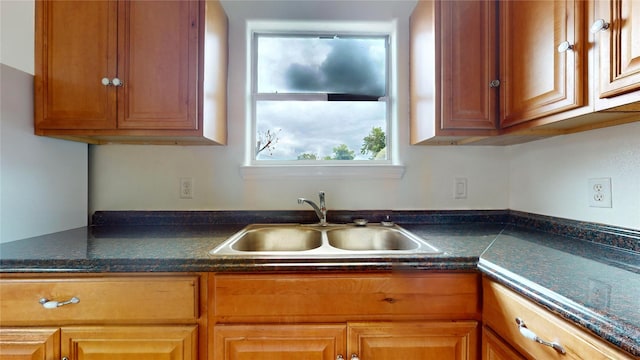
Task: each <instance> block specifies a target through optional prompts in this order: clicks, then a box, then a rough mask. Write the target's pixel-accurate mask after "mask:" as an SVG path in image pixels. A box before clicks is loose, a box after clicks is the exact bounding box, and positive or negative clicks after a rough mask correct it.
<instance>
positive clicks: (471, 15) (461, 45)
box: [440, 0, 498, 130]
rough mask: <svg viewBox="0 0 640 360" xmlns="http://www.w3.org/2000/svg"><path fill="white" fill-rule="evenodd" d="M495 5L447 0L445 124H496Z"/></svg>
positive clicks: (443, 12) (443, 17)
mask: <svg viewBox="0 0 640 360" xmlns="http://www.w3.org/2000/svg"><path fill="white" fill-rule="evenodd" d="M496 5H497V2H495V1H492V0H473V1H443V2H441V3H440V6H441V8H440V25H441V31H442V40H441V41H442V42H441V47H440V49H441V69H442V75H441V76H442V86H441V91H442V120H441V128H442V129H446V130H454V129H473V130H481V129H489V130H493V129H496V125H497V124H496V122H497V114H496V108H497V102H496V98H497V89H495V88H491V87H490V83H491V81H492V80H495V79H497V78H498V64H497V59H496V51H497V48H496V39H495V34H496V16H495V14H496Z"/></svg>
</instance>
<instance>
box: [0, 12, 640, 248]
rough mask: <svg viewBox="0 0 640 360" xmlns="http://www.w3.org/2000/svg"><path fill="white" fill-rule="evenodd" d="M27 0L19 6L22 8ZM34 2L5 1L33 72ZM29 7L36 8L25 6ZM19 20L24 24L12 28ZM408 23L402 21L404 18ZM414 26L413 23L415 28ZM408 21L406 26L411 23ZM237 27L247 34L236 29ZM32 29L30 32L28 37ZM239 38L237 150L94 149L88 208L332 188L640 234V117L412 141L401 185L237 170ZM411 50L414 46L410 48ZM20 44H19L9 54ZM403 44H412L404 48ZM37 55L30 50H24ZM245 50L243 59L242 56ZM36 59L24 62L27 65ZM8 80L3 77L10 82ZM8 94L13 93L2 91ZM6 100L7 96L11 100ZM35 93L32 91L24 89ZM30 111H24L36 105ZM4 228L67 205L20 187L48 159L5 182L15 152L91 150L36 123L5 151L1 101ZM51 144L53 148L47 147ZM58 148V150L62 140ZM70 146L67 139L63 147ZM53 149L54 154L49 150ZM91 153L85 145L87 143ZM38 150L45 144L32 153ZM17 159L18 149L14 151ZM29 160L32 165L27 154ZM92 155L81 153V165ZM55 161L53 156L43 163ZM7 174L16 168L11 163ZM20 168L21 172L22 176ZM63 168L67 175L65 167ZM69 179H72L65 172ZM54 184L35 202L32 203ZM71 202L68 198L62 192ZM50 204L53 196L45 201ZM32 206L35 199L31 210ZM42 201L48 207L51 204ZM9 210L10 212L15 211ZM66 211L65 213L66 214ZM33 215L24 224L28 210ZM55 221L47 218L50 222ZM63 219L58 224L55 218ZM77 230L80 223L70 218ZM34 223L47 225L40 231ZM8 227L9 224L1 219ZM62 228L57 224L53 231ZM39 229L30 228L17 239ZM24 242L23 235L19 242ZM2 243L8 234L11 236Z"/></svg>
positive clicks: (235, 84) (79, 175) (354, 203)
mask: <svg viewBox="0 0 640 360" xmlns="http://www.w3.org/2000/svg"><path fill="white" fill-rule="evenodd" d="M16 3H20V4H21V5H17V4H16ZM32 4H33V2H32V1H17V2H11V1H6V0H2V1H0V9H1V11H2V19H1V20H2V22H1V24H2V38H1V39H2V54H0V55H2V57H1V59H3V62H4V61H5V59H9V58H14V54H11V56H10V57H8V56H7V54H6V51H7V49H6V47H7V46H8V45H6V44H8V43H7V42H5V36H6V34H7V30H6V28H7V27H9V28H10V29H11V31H12V34H20V35H16V36H21V37H24V39H23V40H20V41H19V42H18V43H19V44H21V45H20V46H18V47H19V48H20V49H21V50H17V51H18V52H20V53H22V55H20V56H17V58H18V59H19V60H18V61H14V60H7V61H11V64H12V66H14V67H17V68H20V66H22V67H24V68H28V69H26V70H25V69H22V70H23V71H28V72H32V71H33V69H32V67H33V65H28V64H29V62H30V61H32V60H31V59H32V56H33V54H32V53H30V52H31V51H33V50H32V48H33V45H32V43H33V35H29V34H32V24H33V20H32V19H31V17H30V16H31V15H30V16H27V17H25V16H24V15H19V13H20V11H18V12H16V11H12V12H11V13H8V12H7V11H6V9H8V8H11V7H13V6H18V7H19V8H20V10H25V8H24V7H21V6H27V7H29V6H32ZM26 12H28V11H26ZM7 24H14V25H7ZM401 25H402V24H401ZM405 25H406V24H405ZM402 26H404V25H402ZM235 32H237V29H235ZM25 34H26V35H25ZM238 36H239V35H238V34H236V33H234V29H233V28H232V41H231V43H232V49H231V61H230V63H231V65H232V67H231V69H230V71H231V72H230V81H229V84H230V89H229V92H230V95H231V96H230V99H232V100H231V101H230V103H229V108H230V117H229V127H230V129H229V135H230V138H229V143H230V144H229V145H228V146H225V147H178V146H166V147H163V146H119V145H108V146H92V147H91V151H90V163H91V166H90V173H91V176H90V177H91V180H90V196H89V198H90V200H91V206H90V209H89V210H90V212H92V211H94V210H136V209H137V210H155V209H162V210H174V209H185V210H200V209H213V210H226V209H240V210H243V209H247V210H250V209H299V207H298V205H297V203H296V201H295V199H296V198H297V197H299V196H305V197H310V198H314V197H315V193H316V191H318V190H326V191H327V192H328V195H327V196H328V197H327V201H328V204H329V207H330V209H503V208H511V209H514V210H521V211H529V212H534V213H540V214H545V215H552V216H560V217H565V218H570V219H577V220H585V221H593V222H599V223H605V224H611V225H617V226H623V227H629V228H635V229H640V198H639V197H640V183H639V182H640V164H639V163H638V161H639V159H640V150H639V149H638V146H639V145H638V144H639V143H640V141H639V140H638V139H640V123H638V124H629V125H623V126H618V127H614V128H608V129H602V130H594V131H590V132H585V133H580V134H574V135H568V136H563V137H557V138H551V139H547V140H542V141H537V142H533V143H528V144H522V145H517V146H512V147H506V148H502V147H496V148H492V147H419V146H408V145H402V146H401V148H400V151H401V154H402V163H403V164H404V165H405V166H406V173H405V175H404V177H403V178H402V179H400V180H365V181H362V180H351V181H349V180H346V179H343V180H340V179H338V180H336V179H332V180H324V179H313V178H310V179H307V180H304V181H301V180H289V181H283V180H259V181H258V180H251V181H250V180H243V179H242V178H241V176H240V175H239V167H240V165H241V164H242V161H243V153H242V152H243V151H244V145H243V139H244V136H243V131H244V125H243V123H244V112H243V104H242V102H241V100H233V99H240V98H242V97H243V88H242V84H243V83H244V77H243V75H242V74H243V73H244V68H243V67H242V66H241V65H242V63H243V61H242V60H237V59H238V56H240V58H241V57H242V52H243V51H244V49H242V48H243V46H244V45H243V43H242V42H240V43H238V38H237V37H238ZM403 46H405V47H406V46H407V45H406V43H405V44H404V45H403ZM13 48H14V47H13V46H12V47H11V49H13ZM403 51H406V49H405V50H403ZM25 53H28V54H25ZM238 53H240V55H238ZM401 61H402V62H403V63H404V66H403V67H402V70H403V71H401V73H400V77H401V79H400V80H401V82H400V84H399V85H400V88H404V89H406V88H407V80H406V79H407V77H408V74H407V67H408V58H404V59H401ZM25 64H26V65H25ZM3 83H4V80H3ZM5 93H6V92H4V91H3V94H5ZM3 96H4V95H3ZM25 96H26V95H25ZM401 97H402V98H401V99H400V101H401V104H400V107H401V108H405V109H407V108H408V106H407V101H408V100H407V98H406V92H405V93H404V94H401ZM27 107H28V106H25V108H24V110H22V112H23V113H24V112H26V108H27ZM2 109H3V118H2V166H1V170H2V174H1V176H0V181H1V182H2V185H1V186H2V188H1V191H0V197H1V198H2V204H3V206H2V214H1V215H0V218H1V219H2V224H5V223H13V222H15V223H17V224H20V226H19V227H20V228H21V229H27V228H30V227H31V225H30V224H25V223H24V222H25V221H26V220H29V219H31V218H33V216H32V215H31V214H26V211H24V210H25V209H32V210H34V209H35V210H37V209H38V208H44V209H46V211H45V212H44V213H47V214H49V215H47V216H52V215H51V214H53V213H54V211H53V210H52V209H51V205H52V204H56V203H62V202H56V201H50V199H52V198H54V197H56V196H57V195H55V194H56V192H57V191H59V188H60V186H57V187H54V188H55V189H50V188H47V186H50V184H48V182H49V181H47V182H42V183H40V184H39V185H36V186H29V187H22V186H21V180H20V179H32V178H34V177H39V178H43V179H52V177H55V176H54V175H53V174H50V173H49V172H48V171H50V170H51V169H48V168H46V167H42V166H43V165H42V164H40V165H34V166H29V167H28V168H29V169H31V170H34V169H39V170H42V171H39V172H38V173H34V174H33V175H31V174H30V175H29V176H22V177H20V176H16V180H11V186H7V185H6V183H7V180H5V179H9V175H8V174H9V172H8V171H15V170H16V169H17V168H16V167H13V166H12V167H9V166H7V165H6V164H8V162H5V158H11V159H12V160H15V161H18V160H23V158H24V157H25V156H26V155H27V154H32V155H35V157H36V158H40V159H50V160H51V159H52V158H56V159H57V160H56V161H59V160H60V158H62V156H58V155H54V154H50V152H49V150H51V149H53V148H58V147H64V146H71V147H75V148H80V150H75V149H74V150H73V151H70V152H69V153H68V154H66V155H65V156H67V155H69V156H72V157H73V156H79V157H82V155H81V154H82V148H83V147H84V145H82V144H75V143H71V142H64V141H57V140H52V139H43V138H39V137H34V136H31V135H28V134H27V133H30V131H31V130H26V129H24V128H23V129H22V130H20V131H19V132H21V133H22V134H24V138H23V139H21V140H20V141H19V144H17V145H16V149H17V150H18V151H17V152H14V153H13V154H14V155H11V156H10V155H5V154H6V153H8V152H9V151H10V150H7V147H6V146H5V139H7V138H10V137H12V136H13V135H11V134H6V130H5V121H6V118H5V116H4V111H5V106H4V103H3V105H2ZM29 116H31V115H30V113H29V114H28V115H26V114H25V118H24V119H20V120H17V119H18V118H19V117H20V116H12V117H11V119H12V120H11V124H12V126H13V125H16V124H17V126H24V127H26V126H28V125H27V124H31V121H32V120H31V119H30V118H27V117H29ZM399 120H400V122H401V138H400V140H401V142H402V144H407V143H408V141H407V134H408V131H409V130H408V121H407V117H406V114H401V116H400V119H399ZM33 141H37V142H41V141H42V142H44V145H42V146H35V147H34V146H32V145H31V143H30V142H33ZM49 142H51V143H49ZM54 144H56V145H54ZM63 144H64V145H63ZM42 148H44V149H45V150H46V151H45V150H41V149H42ZM85 148H86V147H85ZM34 149H37V150H34ZM16 153H17V154H19V155H15V154H16ZM25 161H26V160H25ZM82 161H83V160H82V159H77V163H81V162H82ZM44 162H45V163H46V160H44ZM7 169H9V170H7ZM16 173H17V171H16ZM71 173H72V174H71V176H68V177H67V178H66V180H67V181H73V186H71V187H67V189H68V188H75V189H78V190H77V191H76V194H77V193H81V191H80V190H79V189H81V188H82V186H83V185H85V184H86V179H84V178H83V176H84V173H83V171H81V170H77V171H76V170H72V171H71ZM58 175H59V174H58ZM183 176H189V177H192V178H193V180H194V187H195V189H194V190H195V192H194V199H192V200H184V199H179V198H178V179H179V177H183ZM454 177H467V178H468V179H469V198H468V199H467V200H454V199H453V197H452V191H453V189H452V187H453V178H454ZM591 177H611V178H612V185H613V208H612V209H599V208H589V207H588V204H587V197H586V196H587V195H586V192H587V179H588V178H591ZM63 178H64V177H63ZM39 186H44V188H43V189H42V193H39V194H38V195H37V197H34V198H31V199H29V198H25V197H24V195H21V194H22V193H23V192H24V193H25V194H30V193H31V192H32V191H34V190H39V189H38V187H39ZM10 192H11V193H13V192H15V193H16V195H14V196H13V198H14V199H16V200H15V203H14V204H12V206H5V205H4V204H5V203H6V201H5V200H4V199H5V196H6V194H9V193H10ZM62 195H63V196H60V197H66V196H69V195H70V194H69V193H67V192H64V191H63V192H62ZM41 199H44V201H42V200H41ZM73 202H74V203H75V202H77V203H78V204H77V206H76V205H68V206H63V208H66V209H67V210H71V209H73V208H76V209H78V212H79V213H82V214H75V213H74V214H70V215H69V216H66V215H65V217H66V218H74V219H76V218H79V217H80V215H82V217H83V220H84V216H86V211H85V209H84V208H83V204H81V203H82V201H80V200H77V201H76V200H74V201H73ZM29 203H32V204H34V205H30V204H29ZM43 204H44V206H43ZM7 209H9V210H7ZM14 209H17V210H21V211H16V213H19V214H20V215H19V216H13V215H12V219H11V220H10V221H9V220H5V219H8V218H7V217H6V216H8V215H6V214H7V213H8V212H13V210H14ZM63 212H64V211H63ZM21 216H22V217H23V218H22V219H20V217H21ZM47 216H45V217H47ZM53 222H56V223H57V222H58V220H54V221H53ZM69 225H70V224H69ZM34 228H37V227H36V226H34ZM2 231H3V232H4V231H5V230H4V226H3V230H2ZM52 231H53V230H52ZM16 236H29V235H24V234H23V235H12V238H13V237H16ZM16 238H17V237H16ZM3 240H4V236H3Z"/></svg>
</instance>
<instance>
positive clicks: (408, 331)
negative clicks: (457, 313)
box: [347, 321, 479, 360]
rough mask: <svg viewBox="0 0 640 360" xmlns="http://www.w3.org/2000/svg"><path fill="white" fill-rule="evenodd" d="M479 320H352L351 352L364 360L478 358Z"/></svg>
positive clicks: (349, 328) (348, 329)
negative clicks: (355, 321) (379, 321)
mask: <svg viewBox="0 0 640 360" xmlns="http://www.w3.org/2000/svg"><path fill="white" fill-rule="evenodd" d="M478 338H479V335H478V324H477V322H475V321H426V322H410V323H400V322H382V323H353V324H351V323H349V324H348V328H347V353H348V354H357V355H358V357H359V358H360V359H361V360H376V359H379V360H384V359H403V360H423V359H441V360H454V359H455V360H462V359H466V360H468V359H477V350H476V349H477V345H478Z"/></svg>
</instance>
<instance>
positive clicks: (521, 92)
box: [410, 0, 640, 145]
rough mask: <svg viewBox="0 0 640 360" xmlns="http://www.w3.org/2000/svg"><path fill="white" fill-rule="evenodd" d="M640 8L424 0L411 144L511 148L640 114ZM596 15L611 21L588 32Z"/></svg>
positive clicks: (415, 53)
mask: <svg viewBox="0 0 640 360" xmlns="http://www.w3.org/2000/svg"><path fill="white" fill-rule="evenodd" d="M639 8H640V6H639V5H638V2H637V1H633V0H601V1H600V0H598V1H596V0H590V1H584V0H557V1H551V0H546V1H539V0H523V1H509V0H468V1H428V0H424V1H419V2H418V4H417V5H416V8H415V9H414V12H413V14H412V15H411V28H410V30H411V42H410V44H411V57H410V60H411V80H410V84H411V85H410V89H411V143H412V144H435V145H438V144H456V145H464V144H472V145H509V144H515V143H522V142H527V141H532V140H537V139H541V138H545V137H549V136H556V135H563V134H569V133H573V132H579V131H585V130H591V129H595V128H601V127H606V126H613V125H618V124H623V123H628V122H633V121H638V120H639V115H640V100H639V99H640V56H638V54H640V49H639V48H638V47H639V45H638V44H639V43H640V42H639V41H637V40H638V39H639V38H640V30H639V29H640V26H637V24H636V23H637V22H639V21H640V10H639ZM471 10H473V11H471ZM496 14H497V15H496ZM597 19H603V23H606V24H608V28H606V29H604V30H603V31H601V32H598V33H596V34H590V33H589V28H590V27H591V25H592V23H594V22H595V21H596V20H597ZM634 25H636V26H634ZM496 38H497V39H499V41H497V42H496V41H493V40H494V39H496ZM461 44H462V45H461ZM498 73H499V75H497V74H498ZM493 80H496V81H493ZM492 86H498V88H494V87H492ZM498 94H499V95H498ZM496 96H499V100H497V101H496V100H495V99H496ZM496 108H498V109H499V111H498V110H495V109H496ZM489 119H493V121H494V122H493V123H492V122H491V121H490V120H489ZM492 124H497V126H495V128H491V127H490V126H491V125H492Z"/></svg>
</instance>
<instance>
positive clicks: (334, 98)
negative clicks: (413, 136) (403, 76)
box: [251, 32, 390, 164]
mask: <svg viewBox="0 0 640 360" xmlns="http://www.w3.org/2000/svg"><path fill="white" fill-rule="evenodd" d="M252 42H253V43H252V49H253V52H252V53H253V58H252V62H253V63H252V84H251V85H252V95H253V96H252V115H253V129H252V131H253V138H252V141H253V149H252V151H253V162H254V163H256V164H274V163H285V164H287V163H288V164H291V163H292V162H293V164H319V163H321V164H330V163H344V162H345V160H350V161H347V162H348V163H353V162H361V163H369V164H371V163H389V162H390V161H389V160H390V151H388V149H389V148H390V146H389V145H390V144H389V139H390V136H389V133H390V121H389V117H390V116H389V114H390V97H389V85H388V82H389V81H388V79H389V46H388V45H389V36H388V35H387V34H383V35H362V36H359V35H354V34H348V35H340V34H338V35H335V34H323V33H317V32H316V33H304V34H297V33H274V32H264V33H261V32H254V33H253V38H252Z"/></svg>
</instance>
